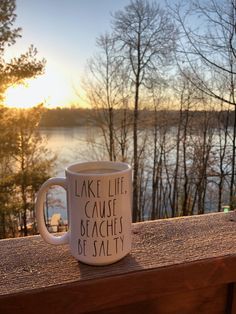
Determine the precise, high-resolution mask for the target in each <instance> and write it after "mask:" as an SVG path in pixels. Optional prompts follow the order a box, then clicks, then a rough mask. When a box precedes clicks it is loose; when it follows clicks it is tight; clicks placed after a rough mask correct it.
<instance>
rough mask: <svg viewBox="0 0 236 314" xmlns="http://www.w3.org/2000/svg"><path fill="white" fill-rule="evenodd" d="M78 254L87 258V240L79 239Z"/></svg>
mask: <svg viewBox="0 0 236 314" xmlns="http://www.w3.org/2000/svg"><path fill="white" fill-rule="evenodd" d="M78 254H79V255H84V256H86V240H83V241H82V240H81V239H78Z"/></svg>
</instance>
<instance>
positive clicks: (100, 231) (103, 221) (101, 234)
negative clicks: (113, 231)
mask: <svg viewBox="0 0 236 314" xmlns="http://www.w3.org/2000/svg"><path fill="white" fill-rule="evenodd" d="M104 223H105V220H102V222H101V223H100V225H99V234H100V236H101V237H102V238H105V237H106V236H107V235H104V233H103V232H102V226H103V224H104Z"/></svg>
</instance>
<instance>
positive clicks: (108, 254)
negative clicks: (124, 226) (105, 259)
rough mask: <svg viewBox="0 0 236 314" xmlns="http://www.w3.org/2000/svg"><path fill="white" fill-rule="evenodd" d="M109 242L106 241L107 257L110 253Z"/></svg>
mask: <svg viewBox="0 0 236 314" xmlns="http://www.w3.org/2000/svg"><path fill="white" fill-rule="evenodd" d="M109 243H110V242H109V240H107V256H111V253H110V252H109Z"/></svg>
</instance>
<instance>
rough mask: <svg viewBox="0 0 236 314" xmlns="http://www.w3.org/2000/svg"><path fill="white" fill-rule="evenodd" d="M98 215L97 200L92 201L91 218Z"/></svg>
mask: <svg viewBox="0 0 236 314" xmlns="http://www.w3.org/2000/svg"><path fill="white" fill-rule="evenodd" d="M94 217H98V205H97V202H94V206H93V213H92V218H94Z"/></svg>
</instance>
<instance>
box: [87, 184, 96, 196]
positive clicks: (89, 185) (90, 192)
mask: <svg viewBox="0 0 236 314" xmlns="http://www.w3.org/2000/svg"><path fill="white" fill-rule="evenodd" d="M92 184H93V180H88V196H89V197H90V196H91V194H92V196H93V197H95V194H94V192H93V190H92V188H91V185H92Z"/></svg>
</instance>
